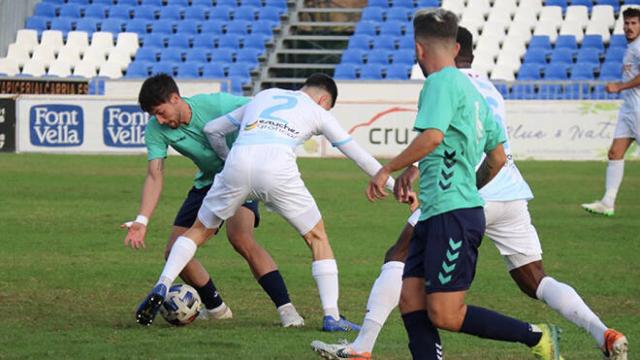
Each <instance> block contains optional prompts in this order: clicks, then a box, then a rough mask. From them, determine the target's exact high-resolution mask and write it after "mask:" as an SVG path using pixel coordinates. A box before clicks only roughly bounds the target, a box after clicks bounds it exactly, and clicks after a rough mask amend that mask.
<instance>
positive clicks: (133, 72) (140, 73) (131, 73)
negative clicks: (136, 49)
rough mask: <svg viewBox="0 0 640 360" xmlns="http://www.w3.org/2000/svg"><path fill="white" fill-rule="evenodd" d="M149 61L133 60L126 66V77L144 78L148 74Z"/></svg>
mask: <svg viewBox="0 0 640 360" xmlns="http://www.w3.org/2000/svg"><path fill="white" fill-rule="evenodd" d="M150 68H151V63H148V62H143V61H135V62H132V63H131V64H129V67H128V68H127V74H126V75H125V77H126V78H146V77H148V76H149V70H150Z"/></svg>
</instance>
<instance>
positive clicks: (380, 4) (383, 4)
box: [367, 0, 389, 8]
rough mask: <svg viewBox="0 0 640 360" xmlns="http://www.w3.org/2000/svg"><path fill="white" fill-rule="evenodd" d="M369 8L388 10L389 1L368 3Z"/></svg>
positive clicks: (377, 0)
mask: <svg viewBox="0 0 640 360" xmlns="http://www.w3.org/2000/svg"><path fill="white" fill-rule="evenodd" d="M367 6H369V7H379V8H388V7H389V0H369V2H368V3H367Z"/></svg>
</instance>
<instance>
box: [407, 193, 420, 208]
mask: <svg viewBox="0 0 640 360" xmlns="http://www.w3.org/2000/svg"><path fill="white" fill-rule="evenodd" d="M405 203H407V204H409V209H410V210H411V212H414V211H416V209H417V208H418V206H420V202H418V195H416V193H415V192H413V191H411V192H409V193H408V194H407V198H406V201H405Z"/></svg>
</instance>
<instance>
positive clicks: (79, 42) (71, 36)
mask: <svg viewBox="0 0 640 360" xmlns="http://www.w3.org/2000/svg"><path fill="white" fill-rule="evenodd" d="M88 47H89V34H87V33H86V32H84V31H70V32H69V33H68V34H67V42H66V43H65V44H64V47H63V48H76V49H78V50H79V52H80V53H83V52H84V50H85V49H86V48H88Z"/></svg>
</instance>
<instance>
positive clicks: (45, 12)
mask: <svg viewBox="0 0 640 360" xmlns="http://www.w3.org/2000/svg"><path fill="white" fill-rule="evenodd" d="M59 9H60V6H58V5H55V4H51V3H46V2H41V3H37V4H36V7H35V8H34V11H33V15H34V16H43V17H49V18H53V17H56V16H58V11H59Z"/></svg>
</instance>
